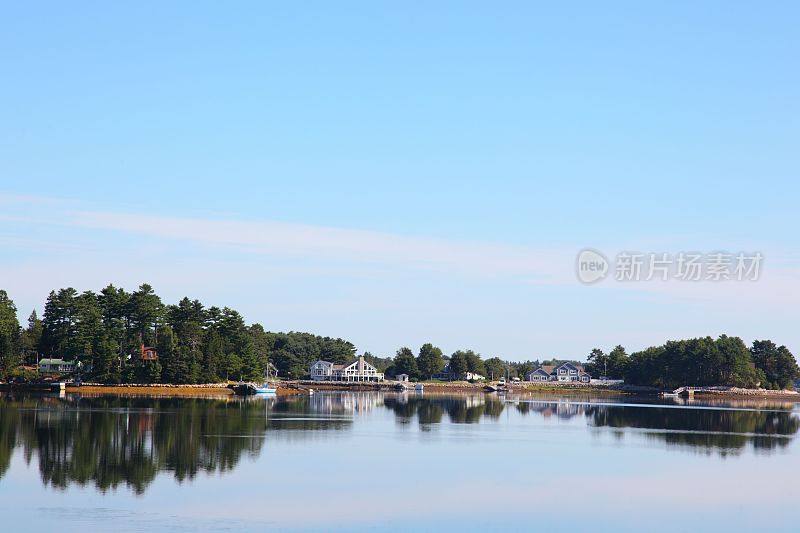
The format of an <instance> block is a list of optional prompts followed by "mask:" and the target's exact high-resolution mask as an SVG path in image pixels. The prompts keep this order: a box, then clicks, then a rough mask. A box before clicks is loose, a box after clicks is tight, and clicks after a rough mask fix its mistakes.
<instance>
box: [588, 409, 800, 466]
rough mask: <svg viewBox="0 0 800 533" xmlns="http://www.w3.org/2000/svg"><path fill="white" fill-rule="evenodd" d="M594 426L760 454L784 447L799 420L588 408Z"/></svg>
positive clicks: (784, 414)
mask: <svg viewBox="0 0 800 533" xmlns="http://www.w3.org/2000/svg"><path fill="white" fill-rule="evenodd" d="M586 416H587V417H588V418H589V423H590V424H592V425H593V426H596V427H611V428H640V429H645V430H650V431H648V432H646V433H645V434H646V435H647V436H648V437H649V438H654V439H660V440H663V441H665V442H666V443H667V444H670V445H681V446H688V447H692V448H695V449H697V450H698V451H702V452H705V453H711V452H714V451H715V452H717V453H719V454H720V455H727V454H736V453H740V452H741V450H742V449H744V448H745V447H746V446H747V445H748V444H750V445H752V446H753V448H755V449H756V450H759V451H766V450H772V449H774V448H778V447H785V446H787V445H788V444H789V442H790V441H791V438H792V437H793V436H794V434H795V433H797V430H798V427H800V421H798V419H797V417H796V416H795V415H794V414H792V412H791V411H788V410H783V411H781V410H765V411H758V410H728V409H723V410H720V409H675V408H642V407H630V406H624V407H619V406H614V407H608V406H590V407H587V409H586Z"/></svg>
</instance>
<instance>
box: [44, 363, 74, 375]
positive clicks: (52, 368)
mask: <svg viewBox="0 0 800 533" xmlns="http://www.w3.org/2000/svg"><path fill="white" fill-rule="evenodd" d="M73 371H75V361H65V360H63V359H41V360H40V361H39V373H40V374H68V373H70V372H73Z"/></svg>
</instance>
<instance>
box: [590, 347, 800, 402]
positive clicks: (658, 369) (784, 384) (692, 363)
mask: <svg viewBox="0 0 800 533" xmlns="http://www.w3.org/2000/svg"><path fill="white" fill-rule="evenodd" d="M588 360H589V362H588V364H587V371H588V372H589V373H591V374H592V375H605V376H608V377H611V378H619V379H625V381H626V382H627V383H631V384H636V385H649V386H653V387H663V388H677V387H681V386H683V385H692V386H710V385H727V386H733V387H756V386H760V387H763V388H767V389H785V388H790V387H792V385H793V382H794V380H795V379H797V378H798V377H800V368H798V366H797V361H796V360H795V358H794V355H792V353H791V352H790V351H789V349H788V348H786V346H777V345H776V344H775V343H774V342H772V341H770V340H757V341H755V342H753V344H752V346H751V347H749V348H748V347H747V345H746V344H745V343H744V342H743V341H742V339H740V338H739V337H728V336H727V335H721V336H720V337H719V338H717V339H713V338H711V337H700V338H696V339H687V340H679V341H668V342H667V343H665V344H663V345H661V346H653V347H650V348H647V349H645V350H642V351H640V352H635V353H633V354H631V355H630V356H628V355H627V353H626V352H625V348H623V347H622V346H617V347H615V348H614V349H613V350H611V351H610V352H609V353H608V354H606V353H604V352H603V351H602V350H600V349H598V348H595V349H594V350H592V352H591V353H590V354H589V357H588Z"/></svg>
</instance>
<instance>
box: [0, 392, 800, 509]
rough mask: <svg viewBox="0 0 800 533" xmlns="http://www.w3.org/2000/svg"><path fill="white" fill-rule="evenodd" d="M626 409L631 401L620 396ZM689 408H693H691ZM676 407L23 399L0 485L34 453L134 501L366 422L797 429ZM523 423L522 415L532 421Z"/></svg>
mask: <svg viewBox="0 0 800 533" xmlns="http://www.w3.org/2000/svg"><path fill="white" fill-rule="evenodd" d="M626 401H628V400H626ZM690 407H691V406H690ZM725 407H726V406H724V405H717V406H709V407H708V408H702V409H697V408H683V407H680V406H674V405H673V406H668V405H644V404H642V405H636V404H630V403H626V404H614V403H599V402H597V401H571V400H564V399H561V400H553V399H550V398H548V399H546V400H543V401H537V400H528V399H524V400H523V399H517V400H513V401H512V400H509V399H506V398H503V397H498V396H496V395H462V396H436V395H427V394H426V395H419V394H408V393H401V394H382V393H374V392H357V393H320V394H315V395H312V396H296V397H291V398H287V399H272V400H264V399H262V398H250V399H245V400H241V399H231V398H220V399H192V398H172V399H162V398H115V397H108V396H103V397H94V398H91V397H80V396H72V395H70V396H67V397H66V398H57V397H42V396H40V397H35V396H32V397H21V398H18V399H12V398H5V399H0V479H2V477H3V475H4V474H5V473H6V472H7V470H8V468H9V465H10V462H11V457H12V454H13V453H14V451H15V450H17V449H19V450H20V451H21V454H22V457H23V459H24V460H25V462H26V463H27V464H30V463H31V461H32V460H33V458H34V456H35V457H36V458H37V460H38V467H39V472H40V476H41V479H42V482H43V483H44V484H45V485H46V486H51V487H55V488H61V489H63V488H66V487H68V486H69V485H70V484H71V483H74V484H78V485H89V484H93V485H94V486H95V487H96V488H98V489H99V490H101V491H106V490H107V489H109V488H111V489H113V488H116V487H118V486H120V485H124V486H128V487H130V488H131V490H133V491H134V492H136V493H142V492H144V491H145V490H146V488H147V487H148V485H149V484H150V483H151V482H152V481H153V479H155V477H156V475H157V474H158V473H159V472H170V473H171V475H173V476H174V477H175V479H177V480H178V481H183V480H187V479H189V480H191V479H193V478H194V477H195V476H196V475H197V473H198V472H208V473H224V472H227V471H230V470H232V469H234V468H236V467H237V465H238V464H239V463H240V460H241V459H242V457H243V456H244V457H250V458H255V457H258V456H259V455H260V454H261V453H262V451H263V448H264V444H265V442H266V441H267V439H276V438H277V439H289V440H304V439H309V438H313V437H314V436H321V435H324V434H326V432H328V431H330V430H333V431H339V430H348V429H349V428H351V427H352V425H353V423H354V421H356V420H358V419H359V418H362V419H363V423H364V424H368V423H369V421H370V418H369V417H367V416H366V415H373V414H378V415H380V414H384V415H385V416H386V415H388V416H390V417H393V418H394V419H395V420H396V422H397V423H398V424H400V425H401V426H406V427H413V426H411V424H413V422H414V419H416V427H418V429H419V430H420V431H424V432H427V431H440V430H444V429H443V428H444V425H443V423H444V422H449V423H451V424H476V423H481V422H486V421H498V420H499V419H500V415H501V414H503V413H505V414H506V415H508V416H504V417H503V420H504V421H505V423H506V424H507V425H508V430H509V431H513V426H514V424H522V423H524V422H523V421H522V420H521V419H523V418H529V417H530V416H532V415H535V416H536V418H537V419H540V422H539V423H545V422H546V421H548V420H550V421H554V422H559V421H564V422H567V421H568V422H570V423H575V422H578V423H580V421H581V420H585V421H586V424H587V425H588V426H589V427H591V428H595V430H596V431H600V430H601V428H611V429H612V430H613V431H614V434H615V435H619V436H622V435H623V434H625V433H626V431H625V429H626V428H635V429H638V430H640V431H638V432H637V433H639V434H643V435H644V436H645V438H648V439H658V440H660V441H662V442H665V443H667V444H668V445H670V446H675V445H677V446H681V447H691V448H692V449H695V450H698V451H701V452H703V453H718V454H720V455H728V454H738V453H741V451H742V450H743V449H745V448H746V447H747V446H748V445H750V446H752V447H753V448H754V449H756V450H757V451H762V452H763V451H767V452H768V451H771V450H774V449H777V448H780V447H785V446H787V445H788V444H789V442H790V441H791V439H792V438H793V436H794V435H795V434H796V433H797V431H798V428H799V427H800V421H798V418H797V417H796V416H795V414H794V413H793V411H792V409H793V407H792V406H785V405H784V406H778V407H773V408H771V409H763V410H760V409H752V408H751V409H731V408H725ZM529 419H530V418H529Z"/></svg>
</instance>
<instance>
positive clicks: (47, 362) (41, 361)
mask: <svg viewBox="0 0 800 533" xmlns="http://www.w3.org/2000/svg"><path fill="white" fill-rule="evenodd" d="M74 364H75V361H64V360H63V359H39V365H74Z"/></svg>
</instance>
